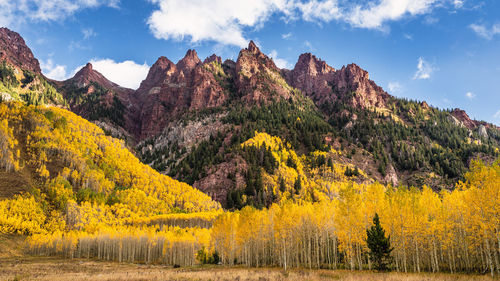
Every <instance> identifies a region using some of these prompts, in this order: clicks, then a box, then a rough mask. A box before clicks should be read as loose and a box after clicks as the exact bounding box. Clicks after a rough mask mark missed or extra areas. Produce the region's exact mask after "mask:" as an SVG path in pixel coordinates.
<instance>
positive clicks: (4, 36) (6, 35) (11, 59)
mask: <svg viewBox="0 0 500 281" xmlns="http://www.w3.org/2000/svg"><path fill="white" fill-rule="evenodd" d="M4 60H5V61H7V62H8V63H10V64H12V65H14V66H16V67H19V68H21V69H23V70H29V71H33V72H36V73H41V69H40V63H39V62H38V60H37V59H36V58H35V56H34V55H33V53H32V52H31V50H30V48H29V47H28V46H27V45H26V42H24V39H23V38H22V37H21V35H19V33H17V32H14V31H11V30H9V29H7V28H5V27H1V28H0V61H4Z"/></svg>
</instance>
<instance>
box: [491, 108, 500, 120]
mask: <svg viewBox="0 0 500 281" xmlns="http://www.w3.org/2000/svg"><path fill="white" fill-rule="evenodd" d="M493 118H498V119H500V110H499V111H497V112H496V113H495V114H493Z"/></svg>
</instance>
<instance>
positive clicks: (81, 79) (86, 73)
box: [63, 63, 119, 89]
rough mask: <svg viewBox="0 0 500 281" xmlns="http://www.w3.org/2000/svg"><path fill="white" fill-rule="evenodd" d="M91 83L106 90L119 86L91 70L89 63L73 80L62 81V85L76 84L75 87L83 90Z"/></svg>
mask: <svg viewBox="0 0 500 281" xmlns="http://www.w3.org/2000/svg"><path fill="white" fill-rule="evenodd" d="M91 82H95V83H98V84H100V85H101V86H103V87H105V88H107V89H113V88H118V87H119V86H118V85H117V84H115V83H113V82H111V81H109V80H108V79H107V78H106V77H104V75H102V74H101V73H100V72H98V71H96V70H94V69H93V67H92V64H91V63H87V64H86V65H85V66H84V67H82V69H80V70H79V71H78V72H77V73H76V74H75V76H73V78H70V79H68V80H66V81H64V82H63V83H64V84H69V83H72V84H76V86H78V87H80V88H83V87H86V86H88V85H89V84H90V83H91Z"/></svg>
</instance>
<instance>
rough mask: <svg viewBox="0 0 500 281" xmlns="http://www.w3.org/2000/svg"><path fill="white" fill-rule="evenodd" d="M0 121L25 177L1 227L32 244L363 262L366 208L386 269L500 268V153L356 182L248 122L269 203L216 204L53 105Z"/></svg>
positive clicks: (17, 110) (168, 256) (13, 164)
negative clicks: (449, 172) (408, 176)
mask: <svg viewBox="0 0 500 281" xmlns="http://www.w3.org/2000/svg"><path fill="white" fill-rule="evenodd" d="M0 120H1V121H0V161H1V162H0V168H1V169H3V170H4V171H22V172H23V173H25V174H26V173H28V174H30V175H32V180H33V184H34V186H33V187H32V188H33V192H32V193H31V194H24V195H18V196H16V197H14V198H10V199H5V200H2V201H0V232H1V233H20V234H24V235H28V236H29V238H28V247H27V249H28V252H30V253H32V254H36V255H60V256H65V257H68V258H75V257H78V258H96V259H102V260H111V261H118V262H145V263H162V264H169V265H194V264H196V263H198V262H199V260H200V259H197V255H202V256H203V259H207V257H210V256H211V255H214V254H215V253H216V252H217V253H218V255H219V256H220V258H221V262H222V263H224V264H230V265H232V264H241V265H246V266H252V267H253V266H255V267H260V266H278V267H283V268H284V269H288V268H291V267H307V268H332V269H335V268H348V269H370V268H372V267H373V265H372V264H371V261H370V259H369V255H368V253H369V251H368V247H367V242H366V240H367V234H366V233H367V229H368V228H370V226H371V225H372V218H373V216H374V215H375V213H377V214H378V215H379V217H380V222H381V226H382V227H383V229H384V230H385V231H386V234H387V235H388V236H390V244H391V246H392V247H393V248H394V250H393V251H392V253H391V255H392V258H393V261H394V262H393V263H392V264H391V265H389V266H390V267H391V268H392V269H394V270H397V271H401V272H409V271H413V272H420V271H431V272H441V271H446V272H485V271H488V272H489V273H490V274H492V275H494V274H498V273H499V271H500V253H499V249H500V238H499V237H500V208H499V206H500V161H496V162H494V163H492V164H490V165H486V164H484V163H482V162H479V161H477V162H472V163H471V168H470V172H468V173H467V174H466V176H465V180H464V181H463V182H459V183H458V184H457V185H456V187H455V189H454V190H453V191H446V190H443V191H441V192H440V193H436V192H435V191H433V190H431V189H430V188H428V187H426V186H423V187H421V188H414V187H411V188H406V187H392V186H385V185H382V184H379V183H370V182H366V183H357V182H353V181H352V180H351V179H350V177H349V176H346V172H345V171H346V169H347V168H348V167H347V166H345V165H341V164H332V165H327V164H325V163H323V164H321V165H315V166H314V165H311V163H308V162H307V161H308V160H307V159H306V158H305V157H303V156H299V155H298V154H297V153H296V152H295V151H294V150H293V149H291V147H290V146H289V145H288V144H286V143H283V142H282V141H281V140H280V139H279V138H277V137H272V136H270V135H268V134H265V133H257V134H256V135H255V137H254V138H252V139H250V140H248V141H246V142H244V143H243V144H242V146H241V147H242V149H245V147H259V149H260V148H262V147H263V148H264V149H263V150H262V151H264V150H265V151H266V152H265V153H267V156H266V157H268V158H269V157H272V159H270V161H272V162H273V163H272V164H271V165H273V167H274V169H272V170H271V169H269V170H266V169H265V168H262V169H261V170H260V171H258V172H259V173H260V175H261V180H262V182H260V183H259V184H260V185H261V188H260V190H259V192H262V193H266V194H272V195H273V196H272V197H274V198H276V200H275V201H274V202H277V203H272V202H268V203H269V204H266V205H267V206H268V207H267V208H261V209H256V208H253V207H245V208H243V209H241V210H239V211H234V212H227V211H226V212H224V211H222V210H221V209H220V206H219V205H218V204H217V203H215V202H214V201H212V200H211V199H210V197H208V196H207V195H205V194H203V193H201V192H200V191H198V190H196V189H194V188H193V187H191V186H189V185H187V184H185V183H181V182H178V181H176V180H173V179H171V178H169V177H167V176H164V175H161V174H159V173H158V172H156V171H154V170H153V169H151V168H150V167H149V166H147V165H144V164H142V163H140V162H139V160H138V159H137V158H136V157H134V155H132V153H130V152H129V151H128V150H127V148H126V147H125V144H124V143H123V142H122V141H119V140H116V139H113V138H111V137H108V136H106V135H105V134H104V132H103V131H102V130H101V129H99V128H98V127H97V126H95V125H94V124H92V123H90V122H88V121H86V120H84V119H82V118H80V117H78V116H76V115H75V114H72V113H70V112H68V111H66V110H64V109H59V108H44V107H34V106H25V105H22V104H20V103H0ZM333 153H337V152H335V151H333V150H332V151H328V152H313V153H312V154H311V155H312V156H313V158H318V159H324V156H325V155H329V154H333ZM309 159H310V158H309ZM313 166H314V167H313ZM266 197H268V196H266ZM244 199H245V198H244ZM200 250H201V252H200Z"/></svg>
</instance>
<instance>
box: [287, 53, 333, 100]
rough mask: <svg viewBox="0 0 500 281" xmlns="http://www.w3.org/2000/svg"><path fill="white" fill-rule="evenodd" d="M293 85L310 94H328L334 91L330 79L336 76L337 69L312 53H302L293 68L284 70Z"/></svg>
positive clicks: (313, 95)
mask: <svg viewBox="0 0 500 281" xmlns="http://www.w3.org/2000/svg"><path fill="white" fill-rule="evenodd" d="M282 73H283V75H284V76H285V78H286V79H287V81H289V83H290V85H291V86H292V87H295V88H298V89H300V90H302V91H303V92H304V93H306V94H307V95H309V96H312V97H320V96H328V95H330V94H331V92H332V86H331V85H329V82H330V81H333V79H334V78H335V69H334V68H333V67H331V66H329V65H328V64H326V62H324V61H322V60H320V59H318V58H316V56H314V55H312V54H311V53H305V54H302V55H300V57H299V60H298V61H297V63H296V64H295V67H294V69H293V70H291V71H290V70H282Z"/></svg>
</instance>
